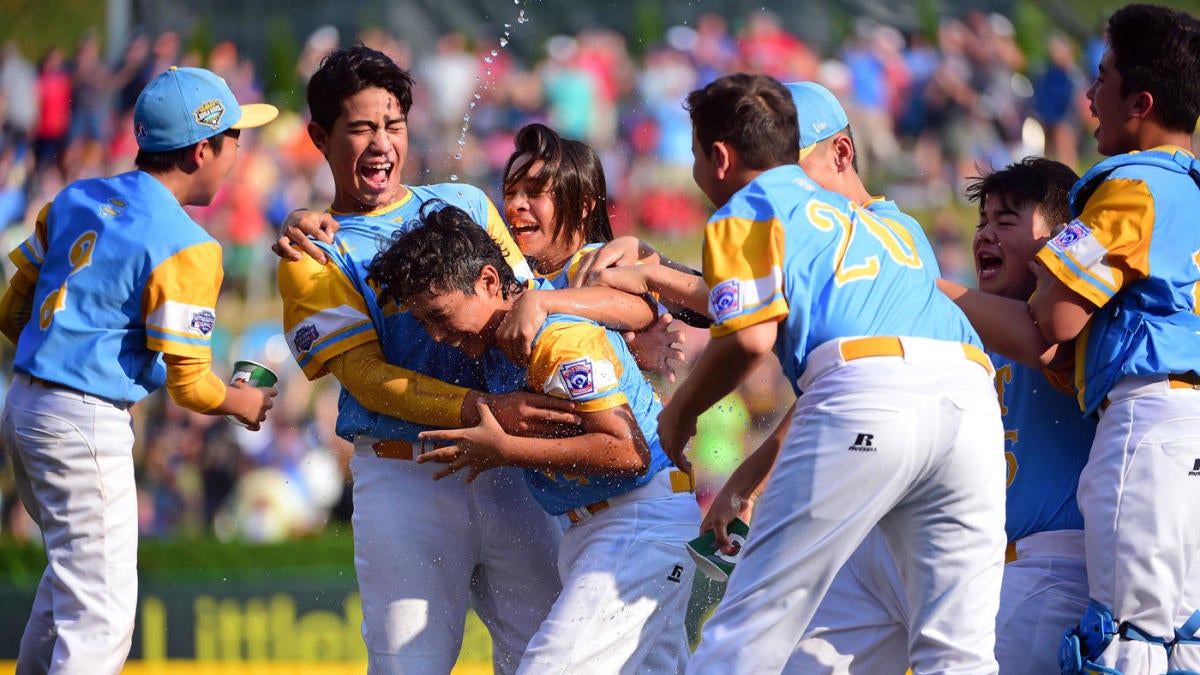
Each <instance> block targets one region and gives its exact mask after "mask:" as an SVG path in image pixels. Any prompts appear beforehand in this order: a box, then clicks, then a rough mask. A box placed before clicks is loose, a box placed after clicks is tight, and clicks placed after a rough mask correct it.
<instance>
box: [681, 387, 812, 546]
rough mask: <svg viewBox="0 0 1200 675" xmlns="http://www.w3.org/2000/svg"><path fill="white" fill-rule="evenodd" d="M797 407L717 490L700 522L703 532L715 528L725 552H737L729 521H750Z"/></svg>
mask: <svg viewBox="0 0 1200 675" xmlns="http://www.w3.org/2000/svg"><path fill="white" fill-rule="evenodd" d="M795 410H796V404H795V403H792V406H791V407H790V408H788V411H787V413H785V414H784V415H783V418H782V419H780V420H779V424H778V425H777V426H776V427H775V431H773V432H771V435H770V436H768V437H767V438H766V439H765V440H763V442H762V444H761V445H759V446H758V449H757V450H755V451H754V452H753V453H752V454H750V456H748V457H746V459H744V460H742V463H741V464H740V465H738V468H737V469H735V470H734V472H733V473H732V474H731V475H730V476H729V479H728V480H726V481H725V485H723V486H721V489H720V490H719V491H717V495H716V496H715V497H713V500H712V503H711V504H710V505H709V507H708V512H707V513H705V514H704V520H702V521H701V522H700V532H701V533H702V534H703V533H704V532H708V531H709V530H712V531H713V534H714V536H715V537H716V542H717V546H719V547H720V549H721V550H722V551H725V552H726V553H729V554H732V553H734V552H735V548H734V546H733V542H732V541H730V540H729V532H728V528H729V524H730V523H732V522H733V519H734V518H741V519H742V520H743V521H745V522H747V523H749V522H750V518H751V516H752V515H753V512H754V504H755V502H757V501H758V496H759V495H760V494H762V491H763V488H764V487H765V486H766V484H767V479H768V478H770V477H771V468H772V467H773V466H775V458H776V457H778V456H779V450H780V449H781V448H782V447H783V440H784V438H786V437H787V430H788V426H790V425H791V422H792V413H793V412H795Z"/></svg>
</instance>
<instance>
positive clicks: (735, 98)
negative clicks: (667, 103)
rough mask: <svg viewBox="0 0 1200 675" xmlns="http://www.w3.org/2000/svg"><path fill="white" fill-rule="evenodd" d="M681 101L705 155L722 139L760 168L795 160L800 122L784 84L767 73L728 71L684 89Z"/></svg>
mask: <svg viewBox="0 0 1200 675" xmlns="http://www.w3.org/2000/svg"><path fill="white" fill-rule="evenodd" d="M683 107H684V108H685V109H686V110H687V111H688V112H689V113H690V114H691V117H692V128H693V129H694V130H695V132H696V139H697V140H698V141H699V143H700V148H701V149H702V150H703V152H704V156H705V157H708V156H709V155H710V154H711V152H712V145H713V143H716V142H717V141H723V142H725V143H727V144H729V146H730V147H732V148H733V149H735V150H737V152H738V156H739V157H740V158H741V160H742V162H743V163H745V164H746V166H747V167H749V168H751V169H756V170H761V171H765V170H767V169H771V168H774V167H777V166H783V165H785V164H794V163H795V162H796V148H798V147H800V127H799V126H797V124H798V123H797V121H796V104H794V103H793V102H792V96H791V94H790V93H788V90H787V89H786V88H785V87H784V86H783V85H782V84H780V82H779V81H778V80H776V79H775V78H772V77H769V76H767V75H751V74H747V73H733V74H730V75H724V76H722V77H719V78H717V79H716V80H713V81H712V82H711V83H709V84H708V85H707V86H705V87H703V88H702V89H697V90H695V91H693V92H692V93H690V94H688V97H687V101H686V102H685V103H684V105H683Z"/></svg>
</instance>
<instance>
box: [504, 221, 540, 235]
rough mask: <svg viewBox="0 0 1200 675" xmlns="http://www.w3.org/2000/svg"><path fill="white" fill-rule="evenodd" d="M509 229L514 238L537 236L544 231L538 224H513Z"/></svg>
mask: <svg viewBox="0 0 1200 675" xmlns="http://www.w3.org/2000/svg"><path fill="white" fill-rule="evenodd" d="M509 227H510V229H511V230H512V234H513V236H514V237H522V236H527V235H531V234H535V233H536V232H538V231H539V230H541V229H542V228H541V227H540V226H539V225H538V224H537V223H512V224H511V225H510V226H509Z"/></svg>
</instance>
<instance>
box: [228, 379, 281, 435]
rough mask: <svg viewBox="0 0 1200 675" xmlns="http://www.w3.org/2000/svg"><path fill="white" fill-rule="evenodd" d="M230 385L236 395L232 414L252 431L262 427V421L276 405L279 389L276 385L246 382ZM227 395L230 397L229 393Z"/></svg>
mask: <svg viewBox="0 0 1200 675" xmlns="http://www.w3.org/2000/svg"><path fill="white" fill-rule="evenodd" d="M228 387H229V389H231V390H233V393H234V396H235V397H236V400H235V401H234V408H233V412H232V413H231V414H232V415H233V416H234V417H236V418H237V420H238V421H239V422H241V423H242V424H244V425H246V428H247V429H249V430H250V431H258V430H259V429H261V428H262V422H263V421H264V420H266V419H267V411H268V410H270V409H271V408H273V407H275V397H276V396H278V395H279V390H278V389H276V388H275V387H252V386H250V385H248V384H246V383H245V382H234V383H232V384H230V385H228ZM225 396H226V398H228V397H229V393H228V392H227V393H226V394H225Z"/></svg>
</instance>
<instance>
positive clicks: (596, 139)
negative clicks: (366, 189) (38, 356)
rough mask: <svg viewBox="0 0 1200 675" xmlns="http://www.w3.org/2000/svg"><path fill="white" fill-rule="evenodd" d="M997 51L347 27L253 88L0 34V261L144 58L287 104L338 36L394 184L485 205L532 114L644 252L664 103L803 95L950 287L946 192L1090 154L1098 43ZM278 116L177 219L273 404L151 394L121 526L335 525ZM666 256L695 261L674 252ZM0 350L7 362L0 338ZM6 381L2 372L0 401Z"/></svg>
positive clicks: (106, 137) (744, 435) (717, 471)
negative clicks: (403, 74)
mask: <svg viewBox="0 0 1200 675" xmlns="http://www.w3.org/2000/svg"><path fill="white" fill-rule="evenodd" d="M1015 37H1016V36H1015V35H1014V29H1013V25H1012V23H1011V22H1010V21H1009V20H1008V19H1006V18H1005V17H1003V16H1000V15H987V14H983V13H970V14H968V15H966V16H963V17H960V18H947V19H944V20H943V21H942V23H941V25H940V26H939V27H938V28H937V31H936V34H934V35H921V34H905V33H903V32H901V31H899V30H897V29H896V28H893V27H891V26H886V25H880V24H877V23H872V22H868V21H862V22H859V23H857V24H855V25H854V26H853V28H852V30H851V31H850V32H849V34H848V35H847V37H846V38H845V39H844V40H843V41H842V42H841V44H839V45H837V46H836V48H834V49H832V50H826V52H827V53H825V52H823V51H820V50H817V49H816V48H814V47H813V46H812V45H810V44H807V43H806V42H805V41H803V40H802V39H800V38H799V37H798V36H796V35H793V34H791V33H789V32H788V31H786V30H785V29H784V28H783V27H782V24H781V22H780V21H779V20H778V18H777V17H775V16H773V15H772V14H770V13H767V12H756V13H753V14H751V15H749V16H746V17H743V18H741V19H740V20H739V21H736V22H734V23H732V24H731V23H730V22H728V21H727V20H726V19H725V18H723V17H721V16H718V15H715V14H705V15H701V16H699V17H697V18H696V20H695V22H694V23H693V24H691V25H688V26H674V27H671V28H670V29H669V30H667V31H666V32H665V34H664V35H663V36H662V39H661V40H659V41H658V42H656V43H655V44H652V45H649V46H647V47H646V48H645V49H644V50H638V51H639V54H638V55H636V56H635V54H634V50H632V49H631V47H630V45H629V44H628V43H627V41H626V38H625V37H623V36H622V35H620V34H618V33H616V32H614V31H610V30H606V29H589V30H586V31H582V32H580V33H578V34H575V35H559V36H555V37H553V38H551V39H549V40H548V41H547V42H546V44H545V45H544V47H545V48H544V49H543V50H541V55H540V57H539V58H537V59H536V60H533V61H532V62H525V61H523V60H522V59H520V58H518V57H516V56H515V55H514V54H513V50H512V49H509V48H506V46H507V45H508V41H509V40H510V39H513V40H516V39H520V38H519V34H515V35H513V36H511V38H510V36H509V34H508V33H505V35H503V36H486V37H480V36H469V35H465V34H462V33H456V32H451V33H447V34H445V35H442V36H441V37H440V38H439V39H438V40H437V46H436V49H434V50H432V53H428V54H418V53H414V52H413V50H412V49H411V48H410V46H409V45H408V44H407V43H405V42H404V41H403V40H402V39H399V38H397V37H395V36H392V35H388V34H387V33H386V32H383V31H381V30H377V29H373V30H370V31H366V32H364V33H362V34H361V35H355V36H348V35H342V34H340V33H339V31H338V30H337V29H335V28H333V27H331V26H326V27H322V28H320V29H318V30H316V31H314V32H313V33H312V34H311V35H310V36H308V37H307V40H306V41H305V42H304V44H303V47H302V49H301V53H300V54H299V56H298V58H297V60H296V67H295V71H294V72H291V73H272V74H270V76H269V77H264V74H263V73H261V72H258V71H257V70H256V65H255V63H254V62H253V61H251V60H250V59H248V58H246V56H245V54H243V53H242V51H241V50H239V47H238V45H235V44H233V43H231V42H221V43H219V44H216V45H215V46H213V47H212V48H211V49H210V50H208V52H207V53H203V54H202V53H198V52H194V51H187V50H186V49H185V48H184V40H183V39H181V36H180V35H179V34H177V33H175V32H170V31H168V32H163V33H161V34H158V35H147V34H138V35H135V37H134V38H132V39H131V40H130V42H129V44H128V45H125V46H124V49H123V50H122V51H121V56H120V58H118V59H116V60H114V61H111V62H110V61H108V60H106V59H105V58H103V56H102V54H103V47H104V45H102V43H101V41H100V36H99V34H98V33H96V32H88V33H86V34H84V35H82V36H80V37H79V40H78V43H77V44H75V45H72V46H59V47H54V48H52V49H50V50H49V51H47V52H46V53H45V54H40V55H29V54H23V53H22V52H21V50H20V49H19V48H18V47H17V46H16V44H15V43H9V44H7V45H6V46H4V48H3V51H2V53H0V232H2V233H3V241H2V242H0V244H2V245H3V248H4V251H5V252H7V251H9V250H11V249H12V248H13V247H14V246H15V245H16V244H17V243H19V242H20V241H21V240H22V239H24V238H25V237H26V236H28V234H29V232H30V229H31V227H32V223H33V220H34V216H35V215H36V213H37V211H38V209H40V208H41V206H42V205H43V204H44V203H45V202H47V201H48V200H49V199H51V198H52V197H53V196H54V195H55V194H56V193H57V192H58V190H59V189H61V188H62V187H63V186H64V185H65V184H67V183H68V182H70V181H72V180H75V179H78V178H82V177H88V176H96V175H108V174H113V173H117V172H120V171H125V170H128V169H131V168H132V167H133V159H134V156H135V154H136V144H135V143H134V140H133V134H132V133H131V132H132V129H131V126H132V123H131V118H132V107H133V104H134V101H135V100H136V97H137V94H138V92H139V91H140V90H141V88H142V87H143V86H144V85H145V83H146V82H148V81H149V79H150V78H152V77H153V76H154V75H156V74H158V73H159V72H161V71H163V70H165V69H166V68H167V67H168V66H171V65H201V66H205V67H207V68H209V69H211V70H213V71H214V72H216V73H218V74H220V75H221V76H222V77H224V78H225V79H226V80H227V81H228V82H229V84H230V87H231V89H232V90H233V91H234V93H235V94H236V95H237V97H238V99H239V100H241V101H246V102H249V101H256V100H264V99H268V98H270V99H271V102H275V103H280V102H282V101H281V100H278V99H276V98H273V97H272V91H264V82H270V83H272V86H273V87H276V90H277V91H283V92H285V93H290V94H291V96H290V100H291V101H293V102H294V101H301V100H302V96H298V95H297V93H299V92H303V87H304V83H305V81H306V79H307V77H308V75H309V74H310V73H312V72H313V70H315V68H316V67H317V65H318V63H319V62H320V59H321V57H322V56H323V55H324V54H325V53H327V52H328V51H330V50H331V49H333V48H335V47H336V46H338V45H340V44H345V43H348V42H351V41H354V40H361V41H362V42H364V43H365V44H367V45H368V46H371V47H374V48H376V49H379V50H381V51H384V52H385V53H387V54H389V55H391V56H392V57H393V58H394V59H395V60H396V61H397V62H399V63H400V64H401V65H403V66H405V67H406V68H408V69H410V70H411V71H412V72H413V74H414V76H415V78H416V81H417V87H416V97H417V98H416V100H415V102H414V106H413V110H412V113H411V115H410V120H409V129H410V131H409V133H410V141H409V142H410V150H409V155H408V161H407V165H406V168H405V175H404V179H405V181H406V182H410V183H429V182H440V181H447V180H449V181H463V182H468V183H471V184H474V185H478V186H479V187H481V188H483V189H484V190H486V191H487V192H488V193H489V194H490V195H491V196H492V197H493V200H494V201H496V202H497V203H499V202H500V172H501V171H502V169H503V166H504V163H505V161H506V160H507V158H508V155H509V153H510V151H511V149H512V136H513V133H514V132H515V131H516V130H517V129H518V128H520V127H521V126H522V125H524V124H526V123H528V122H533V121H541V122H545V123H547V124H549V125H551V126H553V127H554V128H556V129H557V130H559V131H560V132H561V133H562V134H564V135H566V136H569V137H574V138H578V139H580V140H584V141H587V142H588V143H590V144H592V145H593V147H595V148H596V149H597V151H599V153H600V154H601V156H602V158H603V161H604V164H605V170H606V172H607V176H608V185H609V189H610V191H611V193H612V194H611V195H610V204H611V205H612V216H613V222H614V227H615V229H616V230H617V233H618V234H623V233H631V232H636V233H639V234H641V235H643V236H645V237H647V238H648V239H650V240H652V241H658V242H663V243H664V245H665V246H667V247H669V246H670V245H671V243H672V242H677V243H680V244H681V248H682V245H687V244H690V243H691V242H694V241H695V238H696V237H697V235H698V233H699V232H700V231H701V229H702V226H703V223H704V221H705V219H706V217H707V215H708V208H709V207H708V205H707V202H706V201H705V200H704V198H703V196H702V195H701V194H700V193H699V191H698V190H697V189H696V188H695V186H694V185H693V183H692V179H691V161H692V160H691V126H690V123H689V120H688V116H687V113H686V111H685V110H684V109H683V107H682V106H681V102H682V99H683V98H684V96H685V95H686V94H687V93H688V92H689V91H691V90H693V89H695V88H697V87H699V86H702V85H703V84H705V83H706V82H708V81H710V80H712V79H713V78H715V77H716V76H718V75H720V74H723V73H727V72H733V71H741V70H745V71H756V72H764V73H768V74H770V75H773V76H775V77H777V78H778V79H780V80H782V81H785V82H786V81H793V80H816V81H819V82H821V83H823V84H825V85H826V86H827V87H829V88H830V89H831V90H832V91H834V92H835V93H836V94H837V95H838V96H839V98H840V99H841V100H842V101H843V102H844V104H845V107H846V109H847V112H848V114H849V117H850V120H851V127H852V129H853V132H854V137H855V140H856V143H857V146H858V148H859V155H860V162H861V163H860V167H859V168H860V172H861V173H862V174H863V175H864V176H865V177H866V178H867V184H868V186H869V187H871V188H872V189H873V191H874V192H875V193H877V194H886V195H887V196H888V197H890V198H892V199H895V200H896V201H897V202H898V203H899V204H900V205H901V207H902V208H905V209H906V210H920V211H921V212H922V213H929V214H931V215H930V216H929V217H928V219H927V220H928V222H925V223H924V224H925V225H926V227H927V230H928V232H929V235H930V240H931V242H932V243H933V244H934V247H935V250H937V251H938V255H939V262H940V264H941V266H942V270H943V273H944V275H946V276H948V277H951V278H954V279H956V280H959V281H969V280H970V279H973V275H972V274H971V264H970V262H969V257H968V251H969V243H968V240H967V237H968V236H969V234H968V233H969V231H970V230H971V229H972V228H973V226H974V224H975V223H974V219H973V218H968V219H967V220H966V222H964V218H963V216H962V213H963V210H962V209H961V207H960V208H957V209H956V208H954V207H955V205H956V204H959V203H961V200H962V198H961V190H960V186H961V184H962V181H963V180H964V179H965V178H967V177H971V176H976V175H979V173H980V172H981V171H985V170H986V169H987V168H988V167H992V166H995V167H999V166H1003V165H1005V164H1007V163H1009V162H1011V161H1013V160H1015V159H1019V158H1020V157H1023V156H1026V155H1030V154H1045V155H1048V156H1050V157H1052V158H1055V159H1059V160H1061V161H1064V162H1066V163H1068V164H1070V165H1072V166H1077V165H1078V164H1079V162H1080V161H1081V153H1082V152H1089V151H1090V150H1091V148H1092V147H1093V143H1092V141H1091V139H1090V133H1091V128H1092V124H1093V120H1092V118H1091V115H1090V112H1089V110H1088V102H1087V100H1086V97H1085V96H1084V92H1085V89H1086V87H1087V86H1088V84H1089V83H1090V81H1091V77H1092V74H1093V73H1094V72H1095V68H1096V63H1097V62H1098V60H1099V57H1100V53H1101V50H1102V41H1101V36H1100V35H1096V36H1095V37H1094V39H1092V40H1090V41H1089V42H1088V43H1087V44H1084V45H1080V44H1077V43H1076V42H1074V41H1072V40H1071V39H1069V38H1067V37H1066V36H1065V35H1053V36H1052V37H1051V38H1050V40H1049V41H1048V42H1047V49H1046V53H1045V54H1044V55H1040V54H1039V55H1037V57H1036V58H1030V57H1029V56H1027V55H1026V54H1025V53H1023V52H1022V50H1021V49H1020V48H1019V47H1018V43H1017V41H1016V40H1015ZM280 83H284V84H282V85H281V84H280ZM291 108H292V109H285V110H284V111H283V113H282V114H281V116H280V119H279V120H277V121H276V122H274V123H273V124H271V125H269V126H267V127H266V128H265V129H263V130H262V131H261V133H257V134H255V133H249V132H248V133H246V134H244V135H243V137H242V141H241V145H240V147H241V151H240V153H241V155H240V158H239V161H238V164H237V168H236V169H235V171H236V176H235V179H234V180H230V181H228V182H227V183H226V185H225V187H224V188H223V191H222V192H221V193H220V194H219V195H218V197H217V199H216V200H215V201H214V203H213V204H212V205H211V206H209V207H206V208H204V209H196V210H195V211H194V215H195V217H196V220H197V221H198V222H200V223H202V224H203V225H204V226H205V227H207V228H208V229H209V231H210V232H211V233H212V234H213V235H214V236H215V237H216V238H218V239H219V240H220V241H221V242H222V243H223V245H224V247H225V266H226V270H225V284H224V290H223V295H222V300H221V305H220V306H219V316H220V321H219V324H220V328H219V330H220V332H219V333H218V334H217V339H216V340H215V341H214V345H215V347H214V358H215V362H216V363H217V364H218V365H219V364H221V363H226V364H232V363H233V361H234V360H235V359H240V358H251V359H254V360H258V361H260V362H262V363H265V364H267V365H270V366H271V367H273V368H274V369H275V370H276V371H277V372H278V373H279V374H280V378H281V379H280V385H279V386H280V391H281V395H280V399H279V401H278V403H277V404H276V407H275V409H274V411H273V413H272V418H271V419H270V420H269V421H268V423H267V424H266V425H265V427H264V430H263V431H262V432H259V433H251V432H248V431H246V430H244V429H241V428H240V427H238V426H237V425H236V424H233V423H230V422H226V421H224V420H222V419H220V418H213V417H206V416H202V415H194V414H191V413H188V412H186V411H184V410H182V409H180V408H177V407H175V406H174V405H173V404H171V403H170V402H169V400H168V398H167V396H166V395H165V392H163V391H160V392H158V393H157V394H156V395H154V396H152V397H151V398H149V399H147V400H146V401H144V402H143V403H141V404H139V405H138V406H136V407H135V419H136V423H137V424H138V425H139V426H140V427H141V428H140V429H139V430H138V438H139V446H138V449H137V454H138V464H139V467H140V475H139V484H140V490H141V501H140V505H141V509H142V512H143V513H142V532H143V536H150V537H159V536H175V535H181V534H182V535H189V534H196V533H203V532H215V533H216V534H217V535H218V536H221V537H224V538H235V537H236V538H243V539H248V540H252V541H273V540H278V539H280V538H285V537H291V536H299V535H304V534H308V533H313V532H317V531H320V530H321V529H322V528H324V527H326V526H327V524H328V523H329V522H330V521H331V520H334V521H336V520H343V521H344V520H347V519H348V517H349V513H350V504H349V503H348V492H347V490H346V477H347V476H348V470H347V466H348V459H349V451H350V448H349V447H348V444H346V443H345V442H344V441H341V440H340V439H338V438H336V436H335V435H334V434H333V432H332V429H333V426H334V425H333V422H334V418H335V416H336V397H337V389H336V385H335V384H332V378H324V380H322V381H318V382H316V383H309V382H306V381H305V379H304V377H303V376H302V375H301V373H300V372H299V369H298V368H297V367H296V366H295V364H294V363H293V362H292V360H291V357H290V354H289V353H288V351H287V347H286V344H285V343H284V340H283V336H282V334H281V329H280V310H279V308H278V304H277V302H276V300H275V288H274V256H273V254H272V253H271V252H270V244H271V243H272V242H273V241H274V239H275V237H276V236H277V235H276V232H277V228H278V226H279V224H280V223H281V222H282V221H283V219H284V217H285V216H286V214H287V213H288V212H289V211H290V210H291V209H293V208H297V207H301V206H307V207H315V208H324V207H325V206H327V205H328V204H329V202H330V200H331V197H332V188H333V183H332V178H331V176H330V175H329V173H328V169H327V167H326V164H325V162H324V160H323V158H322V157H321V155H320V154H319V153H318V152H317V151H316V150H315V149H314V148H313V147H312V145H311V143H310V142H309V140H308V138H307V135H306V132H305V126H306V124H307V119H306V117H305V115H306V112H305V110H304V109H303V104H302V103H300V104H298V105H297V104H295V103H293V104H292V106H291ZM687 250H688V251H691V252H692V254H693V255H696V256H697V257H698V253H699V245H698V242H696V245H694V246H693V245H687ZM683 257H684V259H685V260H686V259H687V258H686V255H685V256H683ZM688 262H692V263H693V264H698V262H699V261H698V260H691V261H688ZM5 264H7V260H6V261H5ZM704 340H705V335H704V333H703V332H702V331H694V332H690V333H689V347H690V348H691V349H693V350H698V349H699V348H700V347H701V346H702V345H703V342H704ZM0 350H2V351H3V352H4V354H3V357H2V358H3V362H4V363H5V364H7V363H8V362H9V361H10V360H11V346H10V345H7V344H6V345H3V346H2V347H0ZM751 379H752V382H750V383H748V384H747V386H746V388H744V389H743V390H742V391H740V392H738V393H737V394H735V395H732V396H731V397H730V398H728V399H726V400H725V401H723V402H722V403H721V404H719V405H718V406H717V407H715V408H714V409H713V410H712V411H710V412H709V413H706V415H705V417H704V418H702V420H701V424H700V433H699V434H698V436H697V439H696V441H695V446H694V450H693V454H694V457H695V461H696V463H697V465H698V467H699V470H700V474H701V475H700V479H701V498H702V499H703V498H704V495H705V493H706V492H707V491H710V490H715V489H716V488H717V487H719V486H720V483H721V481H723V479H724V477H725V476H727V475H728V473H729V472H730V471H732V469H733V468H734V467H735V466H736V465H737V462H738V461H740V459H741V457H742V455H743V452H744V451H745V449H746V448H750V449H752V448H753V446H754V444H756V443H757V441H758V440H759V439H760V438H761V437H762V435H763V434H765V433H766V431H767V430H769V429H770V428H772V427H773V425H774V422H775V421H776V420H777V419H778V415H780V414H782V412H783V410H782V409H783V408H786V407H787V406H786V403H781V401H785V402H790V398H789V397H790V391H789V389H788V388H787V385H786V383H783V382H780V381H779V376H776V375H773V374H771V373H764V374H763V376H761V377H755V378H751ZM7 380H8V368H7V365H5V367H4V370H3V382H2V383H0V387H3V386H5V385H6V384H7ZM660 384H663V385H664V387H663V388H662V389H661V390H660V391H662V393H663V394H664V395H667V394H669V391H668V389H667V387H666V385H665V383H660ZM3 475H4V474H3V473H0V476H3ZM0 495H2V504H3V512H2V514H3V521H2V522H0V532H4V533H7V534H9V535H12V536H15V537H16V538H18V539H36V536H37V533H36V530H35V528H34V526H33V525H32V523H31V522H30V521H29V519H28V516H27V515H25V514H24V512H23V511H22V509H21V507H20V505H19V503H18V502H17V501H16V496H15V494H14V493H13V491H12V483H11V479H9V478H4V477H0Z"/></svg>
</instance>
